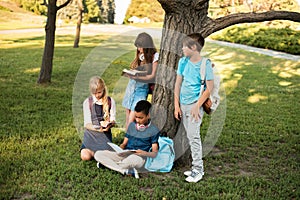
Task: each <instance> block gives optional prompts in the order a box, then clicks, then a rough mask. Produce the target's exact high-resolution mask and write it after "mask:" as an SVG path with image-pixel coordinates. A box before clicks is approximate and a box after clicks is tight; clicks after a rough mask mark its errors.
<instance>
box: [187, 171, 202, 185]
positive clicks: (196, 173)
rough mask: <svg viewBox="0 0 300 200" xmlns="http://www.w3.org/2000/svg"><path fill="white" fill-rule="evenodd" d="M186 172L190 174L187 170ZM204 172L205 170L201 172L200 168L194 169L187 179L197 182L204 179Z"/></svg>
mask: <svg viewBox="0 0 300 200" xmlns="http://www.w3.org/2000/svg"><path fill="white" fill-rule="evenodd" d="M185 174H188V172H185ZM203 174H204V173H203V172H199V171H198V170H196V169H193V170H192V171H191V173H190V176H188V177H187V178H186V179H185V180H186V181H187V182H189V183H191V182H192V183H197V182H198V181H200V180H201V179H202V177H203Z"/></svg>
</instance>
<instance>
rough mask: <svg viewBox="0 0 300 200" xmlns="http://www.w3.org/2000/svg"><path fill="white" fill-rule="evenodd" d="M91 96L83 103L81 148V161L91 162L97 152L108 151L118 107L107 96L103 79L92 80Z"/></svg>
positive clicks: (96, 77) (93, 78)
mask: <svg viewBox="0 0 300 200" xmlns="http://www.w3.org/2000/svg"><path fill="white" fill-rule="evenodd" d="M89 89H90V93H91V96H90V97H88V98H86V99H85V101H84V102H83V117H84V128H85V129H84V137H83V142H82V146H81V151H80V154H81V159H82V160H91V159H92V158H93V157H94V153H95V152H96V151H97V150H107V149H110V147H109V146H108V145H107V142H111V141H112V134H111V127H112V126H113V125H114V123H115V116H116V105H115V101H114V99H113V98H111V97H109V96H108V95H107V94H108V93H107V88H106V85H105V82H104V80H103V79H101V78H100V77H98V76H94V77H92V78H91V79H90V83H89Z"/></svg>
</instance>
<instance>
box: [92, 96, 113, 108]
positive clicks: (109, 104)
mask: <svg viewBox="0 0 300 200" xmlns="http://www.w3.org/2000/svg"><path fill="white" fill-rule="evenodd" d="M107 101H108V109H109V110H110V109H111V98H110V96H108V97H107ZM89 107H90V111H92V107H93V97H92V96H90V97H89Z"/></svg>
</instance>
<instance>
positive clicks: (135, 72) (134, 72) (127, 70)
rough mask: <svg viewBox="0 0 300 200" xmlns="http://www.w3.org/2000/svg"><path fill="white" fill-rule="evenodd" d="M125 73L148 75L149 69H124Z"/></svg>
mask: <svg viewBox="0 0 300 200" xmlns="http://www.w3.org/2000/svg"><path fill="white" fill-rule="evenodd" d="M123 73H127V74H130V75H133V76H136V75H139V76H146V75H147V71H139V70H135V69H131V70H129V69H123Z"/></svg>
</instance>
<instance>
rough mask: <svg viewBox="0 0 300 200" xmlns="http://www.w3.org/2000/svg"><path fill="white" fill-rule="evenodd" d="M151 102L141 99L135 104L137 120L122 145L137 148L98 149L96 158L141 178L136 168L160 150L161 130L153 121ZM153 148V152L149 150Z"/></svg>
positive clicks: (106, 164) (121, 171)
mask: <svg viewBox="0 0 300 200" xmlns="http://www.w3.org/2000/svg"><path fill="white" fill-rule="evenodd" d="M150 108H151V103H149V102H148V101H146V100H141V101H139V102H138V103H137V104H136V106H135V110H134V112H135V121H134V122H131V123H130V124H129V126H128V129H127V133H126V135H125V137H124V139H123V142H122V144H121V145H120V147H121V148H122V149H126V150H135V153H132V154H122V153H121V154H120V153H117V152H114V151H107V150H106V151H97V152H96V153H95V156H94V157H95V160H96V161H97V162H98V164H99V163H101V164H102V165H104V166H105V167H107V168H110V169H112V170H115V171H118V172H120V173H121V174H123V175H125V174H131V175H133V176H134V177H135V178H139V176H138V172H137V170H136V168H141V167H142V166H143V165H144V164H145V160H146V158H147V157H152V158H154V157H156V155H157V152H158V138H159V134H160V131H159V129H158V128H157V127H156V126H155V125H154V124H152V123H151V118H150ZM150 148H152V150H151V152H149V150H150Z"/></svg>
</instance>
